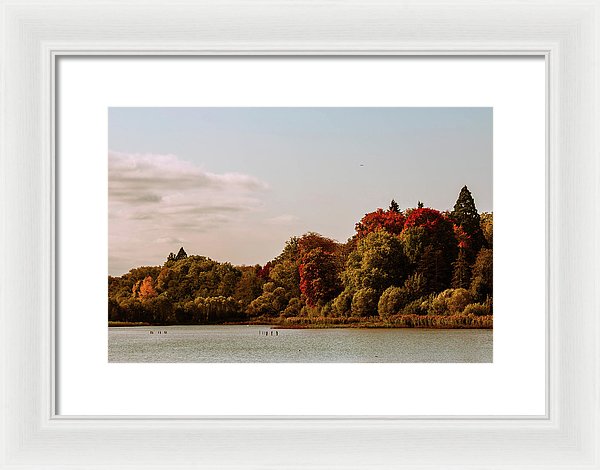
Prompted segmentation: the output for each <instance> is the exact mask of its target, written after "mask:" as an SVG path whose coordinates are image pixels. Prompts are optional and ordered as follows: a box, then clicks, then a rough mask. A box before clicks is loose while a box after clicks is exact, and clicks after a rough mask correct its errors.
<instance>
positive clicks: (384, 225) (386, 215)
mask: <svg viewBox="0 0 600 470" xmlns="http://www.w3.org/2000/svg"><path fill="white" fill-rule="evenodd" d="M405 221H406V218H405V217H404V214H402V212H397V211H395V210H387V211H384V210H383V209H377V210H376V211H375V212H369V213H368V214H365V215H364V217H363V218H362V219H360V222H359V223H357V224H356V226H355V229H356V234H357V236H358V238H364V237H366V236H367V235H368V234H369V233H371V232H377V231H378V230H385V231H386V232H388V233H391V234H392V235H400V233H401V232H402V229H403V228H404V223H405Z"/></svg>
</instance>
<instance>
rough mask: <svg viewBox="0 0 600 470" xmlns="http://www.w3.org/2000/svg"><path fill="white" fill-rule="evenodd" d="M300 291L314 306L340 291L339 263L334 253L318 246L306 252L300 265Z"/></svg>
mask: <svg viewBox="0 0 600 470" xmlns="http://www.w3.org/2000/svg"><path fill="white" fill-rule="evenodd" d="M299 271H300V291H301V292H302V294H303V295H304V297H305V298H306V303H307V305H309V306H311V307H314V306H315V305H317V304H319V303H325V302H327V301H329V300H331V299H333V298H334V297H335V296H336V295H337V294H338V291H339V282H338V275H337V263H336V258H335V255H334V254H333V253H330V252H326V251H324V250H323V249H322V248H320V247H317V248H314V249H312V250H310V251H309V252H308V253H305V254H304V256H303V257H302V262H301V263H300V267H299Z"/></svg>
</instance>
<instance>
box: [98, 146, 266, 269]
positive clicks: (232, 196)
mask: <svg viewBox="0 0 600 470" xmlns="http://www.w3.org/2000/svg"><path fill="white" fill-rule="evenodd" d="M266 189H268V185H267V184H266V183H265V182H263V181H261V180H259V179H258V178H255V177H254V176H251V175H245V174H240V173H223V174H217V173H211V172H209V171H205V170H204V169H202V168H200V167H198V166H196V165H194V164H193V163H190V162H187V161H184V160H181V159H179V158H178V157H176V156H175V155H152V154H127V153H119V152H112V151H110V152H109V154H108V199H109V201H108V213H109V243H110V246H109V253H110V260H109V264H110V266H109V268H110V270H111V272H113V273H115V272H126V271H127V270H129V269H130V268H131V267H134V266H136V265H139V264H142V262H141V261H140V260H148V261H150V260H152V259H158V260H160V259H162V258H163V257H164V256H166V254H168V252H167V253H164V251H165V245H180V244H182V243H183V240H189V241H193V240H195V239H198V237H197V234H201V233H205V232H207V231H209V230H210V231H214V230H218V229H222V228H224V227H227V226H228V224H230V223H232V222H236V221H239V220H240V219H241V218H243V217H245V216H246V215H248V214H251V213H255V212H257V211H260V210H261V209H262V205H263V204H262V201H261V195H262V193H263V191H264V190H266ZM151 245H154V246H151ZM171 248H173V249H175V247H174V246H173V247H169V249H171ZM177 248H178V247H177Z"/></svg>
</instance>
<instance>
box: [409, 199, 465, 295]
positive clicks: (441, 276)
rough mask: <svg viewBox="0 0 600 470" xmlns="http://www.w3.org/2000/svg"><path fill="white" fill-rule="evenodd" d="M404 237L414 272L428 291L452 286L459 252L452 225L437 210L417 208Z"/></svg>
mask: <svg viewBox="0 0 600 470" xmlns="http://www.w3.org/2000/svg"><path fill="white" fill-rule="evenodd" d="M401 238H402V242H403V246H404V250H405V253H406V255H407V257H408V259H409V260H410V262H411V264H412V266H413V268H414V269H415V272H416V273H419V274H421V275H422V276H423V279H424V280H425V284H426V287H425V290H426V292H437V291H440V290H443V289H445V288H447V287H449V286H450V282H451V279H452V264H453V263H454V261H455V259H456V256H457V252H458V244H457V240H456V238H455V235H454V225H453V224H452V222H451V221H450V220H449V219H448V218H447V217H445V216H444V214H442V213H441V212H439V211H437V210H435V209H430V208H425V207H423V208H418V209H414V210H413V211H412V212H411V213H410V215H409V216H408V218H407V219H406V222H405V223H404V230H403V231H402V235H401Z"/></svg>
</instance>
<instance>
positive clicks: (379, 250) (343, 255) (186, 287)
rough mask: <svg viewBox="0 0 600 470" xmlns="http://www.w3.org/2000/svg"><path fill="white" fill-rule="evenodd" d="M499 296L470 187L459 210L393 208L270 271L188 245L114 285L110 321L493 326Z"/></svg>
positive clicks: (307, 238) (293, 252) (489, 223)
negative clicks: (191, 252) (196, 252)
mask: <svg viewBox="0 0 600 470" xmlns="http://www.w3.org/2000/svg"><path fill="white" fill-rule="evenodd" d="M492 298H493V215H492V214H491V213H483V214H479V213H478V211H477V209H476V206H475V201H474V200H473V197H472V195H471V192H470V191H469V189H468V188H467V187H466V186H465V187H463V188H462V189H461V191H460V194H459V196H458V199H457V200H456V203H455V205H454V209H453V210H452V211H446V212H440V211H438V210H435V209H432V208H428V207H424V206H423V204H422V203H421V202H419V203H418V204H417V207H415V208H408V209H406V210H400V207H399V206H398V204H397V203H396V202H395V201H394V200H392V201H391V203H390V205H389V207H388V209H386V210H384V209H377V210H375V211H374V212H370V213H368V214H365V215H364V217H363V218H362V219H361V220H360V221H359V222H358V223H357V224H356V225H355V234H354V235H353V236H352V237H351V238H350V239H349V240H347V241H346V242H345V243H339V242H337V241H335V240H332V239H331V238H328V237H325V236H323V235H320V234H318V233H314V232H309V233H306V234H304V235H302V236H299V237H292V238H290V239H289V240H288V241H287V242H286V244H285V246H284V247H283V250H282V252H281V253H280V254H279V255H278V256H277V257H276V258H275V259H273V260H271V261H269V262H268V263H267V264H266V265H264V266H261V265H255V266H234V265H232V264H231V263H219V262H217V261H213V260H211V259H210V258H207V257H205V256H188V255H187V253H186V252H185V250H184V249H183V247H182V248H181V249H180V250H179V252H178V253H177V254H174V253H171V254H169V256H168V257H167V259H166V261H165V262H164V264H163V265H162V266H144V267H138V268H134V269H132V270H130V271H129V272H128V273H127V274H124V275H123V276H119V277H113V276H109V277H108V319H109V322H145V323H150V324H210V323H213V324H214V323H225V322H267V323H279V324H289V325H311V324H332V325H352V324H364V323H365V322H367V323H369V322H370V323H371V324H373V325H377V324H380V325H384V326H436V325H438V326H440V327H453V326H454V327H490V326H491V323H492V320H491V319H492V316H491V315H492V303H493V302H492ZM441 317H443V318H441Z"/></svg>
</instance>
